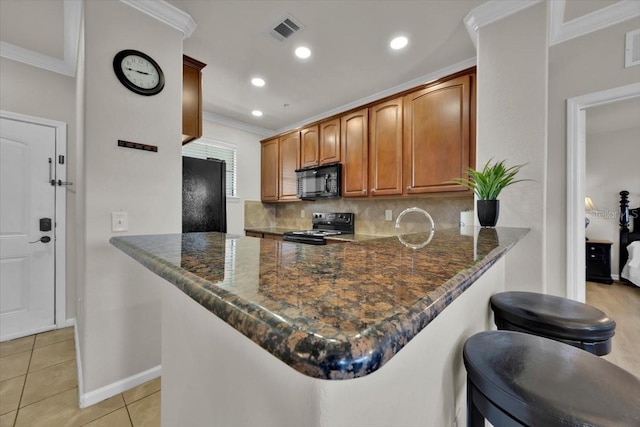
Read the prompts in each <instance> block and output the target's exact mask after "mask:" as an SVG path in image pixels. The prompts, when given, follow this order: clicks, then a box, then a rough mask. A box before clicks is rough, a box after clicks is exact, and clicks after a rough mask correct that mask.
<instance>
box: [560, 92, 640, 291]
mask: <svg viewBox="0 0 640 427" xmlns="http://www.w3.org/2000/svg"><path fill="white" fill-rule="evenodd" d="M636 97H640V83H636V84H631V85H627V86H622V87H618V88H614V89H609V90H605V91H602V92H595V93H591V94H587V95H582V96H578V97H574V98H570V99H568V100H567V247H566V251H567V297H568V298H571V299H574V300H577V301H580V302H585V301H586V287H585V280H586V277H585V268H584V260H585V244H584V241H585V227H584V218H585V207H584V197H585V180H586V178H585V177H586V110H587V109H588V108H591V107H596V106H601V105H606V104H610V103H613V102H618V101H623V100H628V99H632V98H636Z"/></svg>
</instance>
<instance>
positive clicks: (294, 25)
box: [269, 15, 304, 41]
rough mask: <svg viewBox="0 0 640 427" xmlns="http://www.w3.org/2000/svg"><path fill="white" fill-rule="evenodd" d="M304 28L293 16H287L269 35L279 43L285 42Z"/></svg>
mask: <svg viewBox="0 0 640 427" xmlns="http://www.w3.org/2000/svg"><path fill="white" fill-rule="evenodd" d="M302 28H304V27H303V26H302V24H300V23H299V22H298V21H296V20H295V19H294V18H293V17H292V16H291V15H285V17H284V18H282V19H281V20H280V22H278V23H277V24H276V25H275V26H274V27H273V29H272V30H271V31H269V34H271V36H272V37H273V38H275V39H276V40H278V41H284V40H286V39H288V38H289V37H291V36H292V35H294V34H295V33H297V32H298V31H300V30H301V29H302Z"/></svg>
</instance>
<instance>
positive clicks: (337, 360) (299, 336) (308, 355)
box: [110, 236, 524, 380]
mask: <svg viewBox="0 0 640 427" xmlns="http://www.w3.org/2000/svg"><path fill="white" fill-rule="evenodd" d="M523 237H524V236H523ZM518 240H519V239H518ZM518 240H515V241H513V242H511V243H510V244H508V245H504V246H500V247H498V248H495V249H493V250H492V251H491V252H489V253H488V254H487V255H486V256H485V257H484V258H483V259H482V260H480V261H479V262H478V263H476V264H474V265H473V266H471V267H469V268H467V269H465V270H462V271H460V272H459V273H457V274H456V275H455V276H454V277H452V278H451V279H449V280H448V281H447V282H445V283H444V284H443V285H441V287H440V289H439V292H438V295H437V296H435V298H425V299H423V300H421V301H419V302H418V303H417V304H415V305H414V306H412V307H410V308H408V310H407V311H406V312H403V313H401V314H397V315H395V316H393V317H391V318H388V319H387V320H386V321H385V322H382V323H379V324H376V325H373V326H371V327H370V328H368V329H367V330H365V331H363V333H361V334H359V336H358V337H357V338H354V339H351V340H344V341H336V340H327V339H324V338H323V337H318V336H315V335H314V334H311V333H308V332H306V331H304V330H302V329H300V328H297V327H296V326H295V325H292V324H289V323H284V322H282V321H281V319H280V318H279V317H278V316H277V315H276V314H274V313H271V312H269V311H268V310H265V309H264V308H262V307H260V306H259V305H258V304H255V303H252V302H251V301H248V300H246V299H243V298H241V297H239V296H237V295H235V294H232V293H230V292H227V291H225V290H224V289H221V288H219V287H214V289H215V292H214V290H213V289H212V287H211V284H210V282H209V281H207V280H205V279H203V278H200V277H198V276H197V275H195V274H193V273H190V272H188V271H186V270H184V269H182V268H180V267H176V266H174V265H171V264H170V263H168V262H166V261H164V260H162V259H161V258H158V257H156V256H154V255H152V254H150V253H148V252H146V251H143V250H140V249H138V248H137V247H136V246H135V245H133V244H130V243H128V242H126V241H123V240H119V239H118V238H112V239H111V240H110V243H111V244H113V245H114V246H115V247H117V248H118V249H120V250H122V251H123V252H124V253H126V254H127V255H129V256H131V257H132V258H134V259H135V260H136V261H138V262H139V263H141V264H142V265H143V266H145V267H146V268H147V269H149V270H151V271H152V272H154V273H156V274H157V275H159V276H160V277H162V278H164V279H165V280H167V281H169V282H170V283H172V284H173V285H174V286H176V287H177V288H178V289H180V290H181V291H182V292H184V293H185V294H186V295H188V296H189V297H190V298H192V299H193V300H194V301H196V302H197V303H199V304H200V305H201V306H203V307H204V308H206V309H207V310H209V311H210V312H211V313H213V314H214V315H216V316H217V317H219V318H220V319H222V320H223V321H224V322H226V323H227V324H229V325H230V326H232V327H233V328H235V329H236V330H238V331H239V332H240V333H242V334H243V335H245V336H247V337H248V338H249V339H251V340H252V341H253V342H255V343H256V344H258V345H259V346H260V347H262V348H263V349H265V350H267V351H268V352H270V353H271V354H272V355H274V356H275V357H277V358H278V359H280V360H281V361H282V362H284V363H286V364H287V365H289V366H290V367H292V368H293V369H295V370H297V371H299V372H300V373H302V374H305V375H307V376H310V377H313V378H318V379H328V380H343V379H352V378H359V377H363V376H366V375H368V374H371V373H372V372H375V371H376V370H378V369H379V368H381V367H382V366H383V365H384V364H385V363H386V362H388V361H389V360H390V359H391V358H392V357H393V356H394V355H395V354H396V353H398V352H399V351H400V350H401V349H402V348H403V347H404V346H405V345H406V344H408V343H409V341H411V339H413V337H415V336H416V335H417V334H418V333H419V332H420V331H421V330H422V329H424V328H425V327H426V326H427V325H428V324H429V323H430V322H431V321H432V320H433V319H434V318H435V317H437V316H438V314H440V313H441V312H442V311H443V310H444V309H445V308H446V307H447V306H448V305H449V304H451V303H452V302H453V301H454V300H455V299H456V298H457V297H458V296H459V295H461V294H462V293H463V292H464V291H465V290H466V289H467V288H469V286H471V284H472V283H473V282H475V281H476V280H477V279H478V278H479V277H480V276H481V275H482V274H483V273H484V272H485V271H487V270H488V269H489V268H491V266H493V265H494V264H495V263H496V262H497V261H498V260H499V259H500V258H501V257H502V256H504V254H506V253H507V252H508V251H509V250H510V249H511V247H513V246H514V245H515V244H516V243H517V241H518ZM346 244H354V245H366V244H367V243H366V241H365V242H361V243H357V242H354V243H346ZM265 327H266V329H267V330H268V331H269V334H267V336H264V334H260V333H259V332H257V331H264V330H265Z"/></svg>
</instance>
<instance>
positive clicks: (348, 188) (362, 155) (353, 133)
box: [340, 108, 369, 197]
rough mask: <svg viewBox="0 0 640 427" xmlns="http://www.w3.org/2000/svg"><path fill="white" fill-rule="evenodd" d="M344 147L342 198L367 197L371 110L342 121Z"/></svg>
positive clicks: (359, 112) (352, 114)
mask: <svg viewBox="0 0 640 427" xmlns="http://www.w3.org/2000/svg"><path fill="white" fill-rule="evenodd" d="M340 131H341V134H340V136H341V137H340V142H341V145H342V197H365V196H367V188H368V187H367V184H368V179H367V177H368V174H369V171H368V166H369V162H368V158H369V153H368V150H369V110H368V109H366V108H365V109H363V110H360V111H356V112H355V113H351V114H348V115H346V116H343V117H341V119H340Z"/></svg>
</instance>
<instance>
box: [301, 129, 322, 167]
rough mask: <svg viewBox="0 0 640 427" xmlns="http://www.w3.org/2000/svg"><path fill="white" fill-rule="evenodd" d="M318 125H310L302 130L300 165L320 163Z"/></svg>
mask: <svg viewBox="0 0 640 427" xmlns="http://www.w3.org/2000/svg"><path fill="white" fill-rule="evenodd" d="M318 140H319V135H318V126H317V125H316V126H309V127H308V128H305V129H302V130H301V131H300V167H301V168H306V167H311V166H317V165H318V155H319V147H318Z"/></svg>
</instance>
